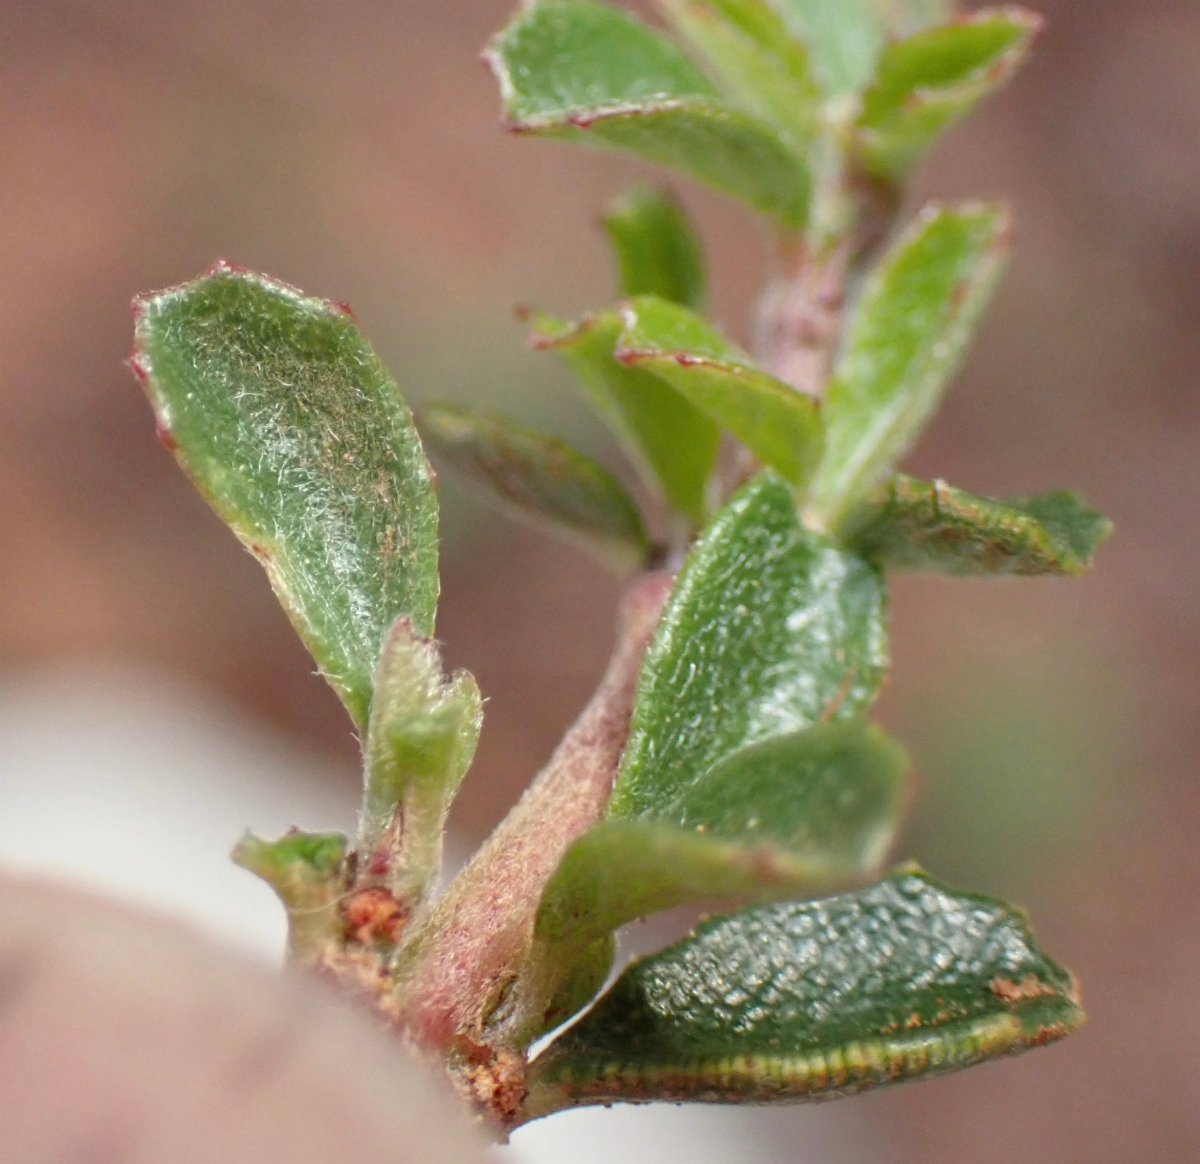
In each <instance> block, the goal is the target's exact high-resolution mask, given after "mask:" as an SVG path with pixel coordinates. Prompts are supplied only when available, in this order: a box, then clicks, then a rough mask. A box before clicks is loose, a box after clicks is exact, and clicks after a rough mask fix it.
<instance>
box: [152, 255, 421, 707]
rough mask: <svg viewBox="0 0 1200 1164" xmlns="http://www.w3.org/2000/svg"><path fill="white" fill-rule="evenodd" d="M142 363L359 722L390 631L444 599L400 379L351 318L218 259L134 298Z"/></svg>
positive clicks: (177, 439) (169, 423) (221, 505)
mask: <svg viewBox="0 0 1200 1164" xmlns="http://www.w3.org/2000/svg"><path fill="white" fill-rule="evenodd" d="M133 365H134V368H135V370H136V371H137V372H138V373H139V375H140V376H141V378H142V380H143V383H144V384H145V387H146V390H147V393H148V395H149V396H150V400H151V403H152V404H153V405H154V408H155V412H156V413H157V416H158V423H159V428H160V432H161V433H162V436H163V439H164V441H165V442H166V443H167V444H168V445H169V447H171V448H172V449H173V451H174V453H175V456H176V458H177V460H178V461H179V462H180V464H181V465H182V466H183V468H184V469H185V470H186V471H187V472H188V474H189V475H190V476H191V477H192V479H193V481H194V482H195V483H196V485H197V486H198V487H199V489H200V491H201V492H202V493H203V494H204V496H205V497H206V498H207V499H208V501H209V502H210V503H211V505H212V506H213V508H214V509H215V510H216V511H217V513H218V514H220V516H221V517H222V518H224V520H225V521H226V522H227V523H228V524H229V525H230V526H231V527H232V528H233V530H234V532H235V533H236V534H237V536H238V537H239V538H240V539H241V540H242V542H243V543H244V544H245V545H246V546H247V547H249V549H250V550H251V551H252V552H253V553H254V554H255V556H256V557H257V558H258V559H259V561H260V562H261V563H262V564H263V566H264V567H265V568H266V570H267V574H268V575H269V577H270V579H271V584H272V585H273V586H274V588H275V592H276V594H277V595H278V596H279V599H280V601H281V602H282V603H283V606H284V608H285V610H286V611H287V613H288V616H289V617H290V618H291V620H292V623H293V625H294V626H295V627H296V629H297V631H298V632H299V634H300V637H301V638H302V639H303V640H304V642H305V644H306V646H307V647H308V649H309V650H310V651H311V652H312V654H313V657H314V658H315V659H316V661H317V664H318V666H319V667H320V669H321V672H322V674H323V675H324V676H325V678H326V679H327V680H328V681H329V682H330V684H331V685H332V686H333V687H334V689H335V690H336V691H337V693H338V695H339V696H341V698H342V701H343V702H344V703H345V705H346V707H347V709H348V710H349V712H350V714H351V716H352V717H353V718H354V721H355V723H356V724H358V726H359V727H360V728H362V727H363V726H365V724H366V720H367V711H368V708H369V706H370V702H371V692H372V681H373V677H374V672H375V663H376V660H377V659H378V658H379V651H380V648H381V646H382V643H383V639H384V636H385V634H386V633H387V631H388V629H389V628H390V627H391V625H392V623H393V622H394V621H395V620H396V619H397V618H398V617H399V616H401V615H408V616H409V618H410V619H411V620H412V625H413V627H414V629H415V630H416V631H417V633H419V634H422V635H429V634H432V633H433V620H434V611H435V608H436V605H437V596H438V574H437V502H436V499H435V496H434V490H433V482H432V474H431V471H430V468H429V465H428V463H427V462H426V460H425V454H424V452H423V451H422V449H421V442H420V440H419V439H418V437H417V432H416V429H415V427H414V426H413V423H412V417H411V416H410V415H409V411H408V409H407V407H406V406H405V404H404V401H403V400H402V399H401V397H400V393H399V391H398V390H397V388H396V385H395V383H394V382H393V381H392V379H391V378H390V377H389V376H388V373H387V371H386V369H385V368H384V367H383V365H382V363H380V361H379V358H378V357H377V356H376V355H375V353H374V352H373V351H372V350H371V347H370V345H369V344H368V343H367V341H366V340H365V339H364V338H363V336H362V334H361V333H360V332H359V330H358V327H357V326H356V324H355V322H354V320H353V319H352V317H351V316H350V315H349V313H348V312H347V311H346V310H345V309H343V308H340V307H337V306H335V305H333V304H330V303H326V302H324V301H323V300H319V299H311V298H309V297H307V296H305V295H303V294H301V293H300V292H299V291H297V290H295V289H294V288H292V287H289V286H287V285H286V284H284V283H280V282H277V281H276V280H273V279H268V278H266V277H265V276H262V275H255V274H252V273H250V272H247V271H241V270H236V269H234V268H231V267H228V266H226V265H223V264H218V265H217V266H216V267H214V268H213V269H212V270H211V271H209V272H208V273H206V274H205V275H203V276H201V277H200V278H199V279H197V280H196V281H195V282H193V283H188V284H186V285H184V286H182V287H177V288H173V289H171V290H168V291H163V292H160V293H158V294H155V295H149V296H146V297H144V298H142V299H140V300H138V302H137V323H136V331H135V349H134V356H133Z"/></svg>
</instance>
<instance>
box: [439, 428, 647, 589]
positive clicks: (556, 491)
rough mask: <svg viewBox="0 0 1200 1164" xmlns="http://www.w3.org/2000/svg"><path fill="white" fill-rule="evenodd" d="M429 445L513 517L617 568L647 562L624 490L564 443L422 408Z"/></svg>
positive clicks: (641, 531) (642, 532)
mask: <svg viewBox="0 0 1200 1164" xmlns="http://www.w3.org/2000/svg"><path fill="white" fill-rule="evenodd" d="M419 420H420V428H421V435H422V436H423V437H424V438H425V441H426V443H427V444H428V445H429V446H430V447H431V448H432V449H433V450H434V451H435V452H437V453H439V454H441V456H442V457H444V458H445V459H446V460H447V461H449V462H450V464H452V465H453V466H454V467H455V468H456V469H458V470H459V471H460V472H461V473H463V474H464V476H466V477H467V478H469V479H470V480H471V481H472V482H474V483H475V484H477V485H479V486H481V487H482V488H483V489H484V490H485V491H486V492H487V493H488V494H489V495H490V496H491V497H492V498H494V499H495V500H497V501H499V502H500V504H501V505H503V506H504V507H505V508H506V509H509V510H511V511H514V512H515V513H516V514H517V515H518V516H522V517H525V518H532V519H533V520H534V521H536V522H538V523H539V524H548V525H549V526H551V528H553V529H555V530H558V531H562V532H565V533H567V534H568V535H569V536H571V537H572V538H574V539H575V540H577V541H581V542H583V543H584V544H585V545H586V546H588V547H589V548H591V549H594V550H597V551H598V552H599V553H600V554H601V555H602V556H603V557H605V558H607V559H609V560H610V561H612V562H614V563H615V564H617V565H618V566H619V567H621V568H622V569H633V568H635V567H637V566H638V565H640V564H641V563H642V562H644V561H645V560H646V555H647V554H648V553H649V551H650V538H649V535H648V534H647V533H646V527H645V525H644V524H643V523H642V517H641V514H640V513H639V512H638V508H637V506H636V505H635V504H634V502H633V499H632V498H631V497H630V496H629V494H628V493H627V492H626V491H625V489H624V487H623V486H622V485H621V484H620V482H619V481H617V480H616V478H614V477H613V476H612V474H611V473H609V472H608V471H607V470H606V469H604V468H602V467H601V466H600V465H598V464H596V462H595V461H593V460H591V459H590V458H588V457H585V456H584V455H583V454H582V453H577V452H576V451H575V450H574V449H572V448H571V447H570V446H569V445H566V444H564V443H563V442H562V441H560V440H557V439H555V438H554V437H551V436H546V435H545V434H544V433H540V432H535V431H534V430H533V429H528V428H525V427H523V426H522V425H517V424H514V423H513V422H512V421H510V420H506V419H505V418H504V417H502V416H499V415H497V414H495V413H483V412H475V411H473V410H471V409H467V408H453V407H451V406H449V405H426V406H425V407H424V408H422V409H421V413H420V417H419Z"/></svg>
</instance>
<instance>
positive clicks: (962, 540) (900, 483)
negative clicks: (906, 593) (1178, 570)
mask: <svg viewBox="0 0 1200 1164" xmlns="http://www.w3.org/2000/svg"><path fill="white" fill-rule="evenodd" d="M840 532H841V534H842V537H843V538H844V539H845V540H846V541H847V542H848V543H849V544H850V545H851V546H853V547H854V549H856V550H857V551H858V552H859V553H861V554H863V555H864V556H866V557H868V558H872V559H874V560H876V561H879V562H881V563H882V564H883V565H884V566H886V567H887V568H888V569H893V570H933V571H937V572H938V573H941V574H954V575H959V576H967V575H979V574H1026V575H1032V574H1082V573H1083V571H1084V570H1086V569H1087V567H1088V566H1089V565H1090V564H1091V559H1092V554H1093V552H1094V551H1095V549H1096V547H1097V546H1098V545H1099V544H1100V543H1101V542H1102V541H1103V540H1104V539H1105V538H1106V537H1108V535H1109V533H1111V532H1112V523H1111V522H1109V521H1108V519H1107V518H1105V517H1104V516H1103V515H1102V514H1100V513H1097V512H1096V510H1094V509H1089V508H1088V507H1087V506H1086V505H1084V504H1083V503H1082V502H1081V501H1080V500H1079V498H1078V497H1076V496H1075V494H1074V493H1068V492H1066V491H1061V492H1057V493H1043V494H1040V495H1038V496H1034V497H1018V498H1010V499H1008V500H1005V501H991V500H989V499H987V498H986V497H975V496H973V495H972V494H970V493H964V492H963V491H962V490H961V489H954V488H952V487H951V486H949V485H947V484H946V483H945V482H944V481H918V480H915V479H914V478H912V477H906V476H904V475H903V474H897V475H896V476H895V477H893V478H892V479H891V481H889V482H888V483H887V485H885V486H884V487H883V488H882V489H880V490H878V491H877V492H876V493H875V494H874V495H872V496H871V497H870V498H868V499H867V500H866V501H864V502H863V503H862V504H861V505H859V506H858V507H857V508H855V509H854V510H853V511H852V512H851V513H850V515H849V517H848V518H847V520H846V521H845V522H844V523H843V526H842V529H841V531H840Z"/></svg>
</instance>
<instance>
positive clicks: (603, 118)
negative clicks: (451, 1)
mask: <svg viewBox="0 0 1200 1164" xmlns="http://www.w3.org/2000/svg"><path fill="white" fill-rule="evenodd" d="M487 59H488V61H489V63H490V64H491V66H492V69H493V71H494V72H495V74H496V78H497V80H498V81H499V83H500V91H501V96H502V98H503V101H504V109H505V114H506V116H507V118H508V120H509V124H510V125H511V126H512V128H513V129H514V130H516V131H518V132H522V133H534V134H541V135H543V136H547V137H555V138H560V139H563V140H570V141H578V142H582V143H585V144H590V145H595V146H602V147H607V148H612V149H621V150H629V151H631V152H633V153H637V154H640V155H641V156H642V157H644V158H647V159H649V160H650V161H654V162H659V163H661V164H663V165H667V166H673V167H675V168H676V169H679V170H682V171H683V172H684V173H687V174H690V175H691V176H692V177H694V178H696V179H697V180H699V181H701V182H704V183H707V184H708V185H710V186H713V187H715V188H716V189H718V190H722V191H724V192H725V193H727V194H730V195H732V196H733V197H735V198H738V199H741V200H742V201H743V202H746V203H748V204H749V205H751V206H753V207H754V208H755V209H757V210H760V211H762V212H763V213H765V214H768V215H771V216H772V217H774V218H776V219H778V220H780V221H781V222H783V223H784V224H786V225H788V226H793V227H794V226H800V225H802V224H803V222H804V219H805V216H806V214H807V210H808V195H809V180H808V172H807V168H806V167H805V165H804V162H803V160H802V159H801V158H800V157H798V156H797V155H796V153H795V152H794V151H793V150H792V149H790V148H789V146H788V144H787V142H786V141H785V140H784V139H783V137H782V136H781V135H780V134H779V132H778V130H776V129H775V127H774V126H773V125H771V124H769V123H768V122H765V121H763V120H761V119H759V118H756V117H754V116H752V115H750V114H747V113H744V112H742V111H741V110H739V109H735V108H733V107H732V106H730V105H727V104H725V103H724V102H723V101H722V100H721V98H720V96H719V95H718V93H717V91H716V89H715V88H714V87H713V85H712V84H711V82H709V80H708V79H707V78H706V77H705V76H704V74H703V73H702V72H701V71H700V70H699V69H697V68H696V66H695V65H693V64H692V63H691V62H690V61H689V60H688V59H687V58H686V57H685V56H684V55H683V54H682V53H681V52H680V51H679V49H678V48H676V47H675V45H674V44H672V43H671V42H670V41H669V40H667V39H666V38H665V37H663V36H660V35H659V34H658V33H656V32H653V31H652V30H650V29H649V28H647V27H646V26H645V25H643V24H641V23H640V22H639V21H637V20H635V19H634V18H633V17H632V16H629V15H628V14H627V13H624V12H622V11H620V10H618V9H616V8H613V7H611V6H609V5H607V4H599V3H592V2H590V0H538V2H537V3H534V4H531V5H529V6H528V7H526V8H524V9H523V10H522V11H521V12H519V13H518V15H517V16H516V17H515V18H514V19H513V21H512V22H511V23H510V24H509V25H508V26H507V27H506V28H505V29H504V30H503V31H502V32H501V33H500V34H499V36H497V37H496V39H495V40H494V41H493V42H492V44H491V47H490V48H489V50H488V53H487Z"/></svg>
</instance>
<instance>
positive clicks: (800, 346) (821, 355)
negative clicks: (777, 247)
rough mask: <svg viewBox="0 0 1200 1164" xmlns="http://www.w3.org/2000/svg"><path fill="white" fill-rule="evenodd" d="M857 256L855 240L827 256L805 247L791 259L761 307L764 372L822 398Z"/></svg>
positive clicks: (844, 242)
mask: <svg viewBox="0 0 1200 1164" xmlns="http://www.w3.org/2000/svg"><path fill="white" fill-rule="evenodd" d="M853 250H854V242H853V240H852V239H850V238H843V239H841V240H840V241H839V242H837V243H836V244H834V245H833V246H832V247H830V248H829V249H828V250H827V251H825V252H824V253H822V254H814V253H812V252H811V251H809V250H808V249H807V248H805V247H801V248H800V249H799V251H798V252H796V253H794V254H792V255H789V256H787V258H786V259H785V263H786V266H785V269H784V271H783V272H782V273H781V274H780V275H778V276H777V277H776V278H775V279H773V280H772V281H771V283H770V284H768V286H767V288H766V290H765V291H764V292H763V297H762V301H761V302H760V304H759V313H758V327H757V332H758V334H757V337H756V344H755V346H756V348H757V350H758V356H759V358H760V360H762V363H763V366H764V367H765V368H766V369H767V371H769V372H770V373H771V374H772V375H774V376H777V377H778V378H779V379H780V380H783V381H784V382H785V383H787V384H791V385H792V387H793V388H796V389H798V390H799V391H801V392H805V393H807V394H808V395H809V396H820V395H821V393H822V391H823V390H824V388H825V383H826V381H827V380H828V379H829V368H830V361H831V359H832V355H833V350H834V348H835V347H836V345H837V342H838V337H839V336H840V334H841V330H842V307H843V303H844V300H845V291H846V273H847V269H848V267H849V262H850V258H851V255H852V252H853Z"/></svg>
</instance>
